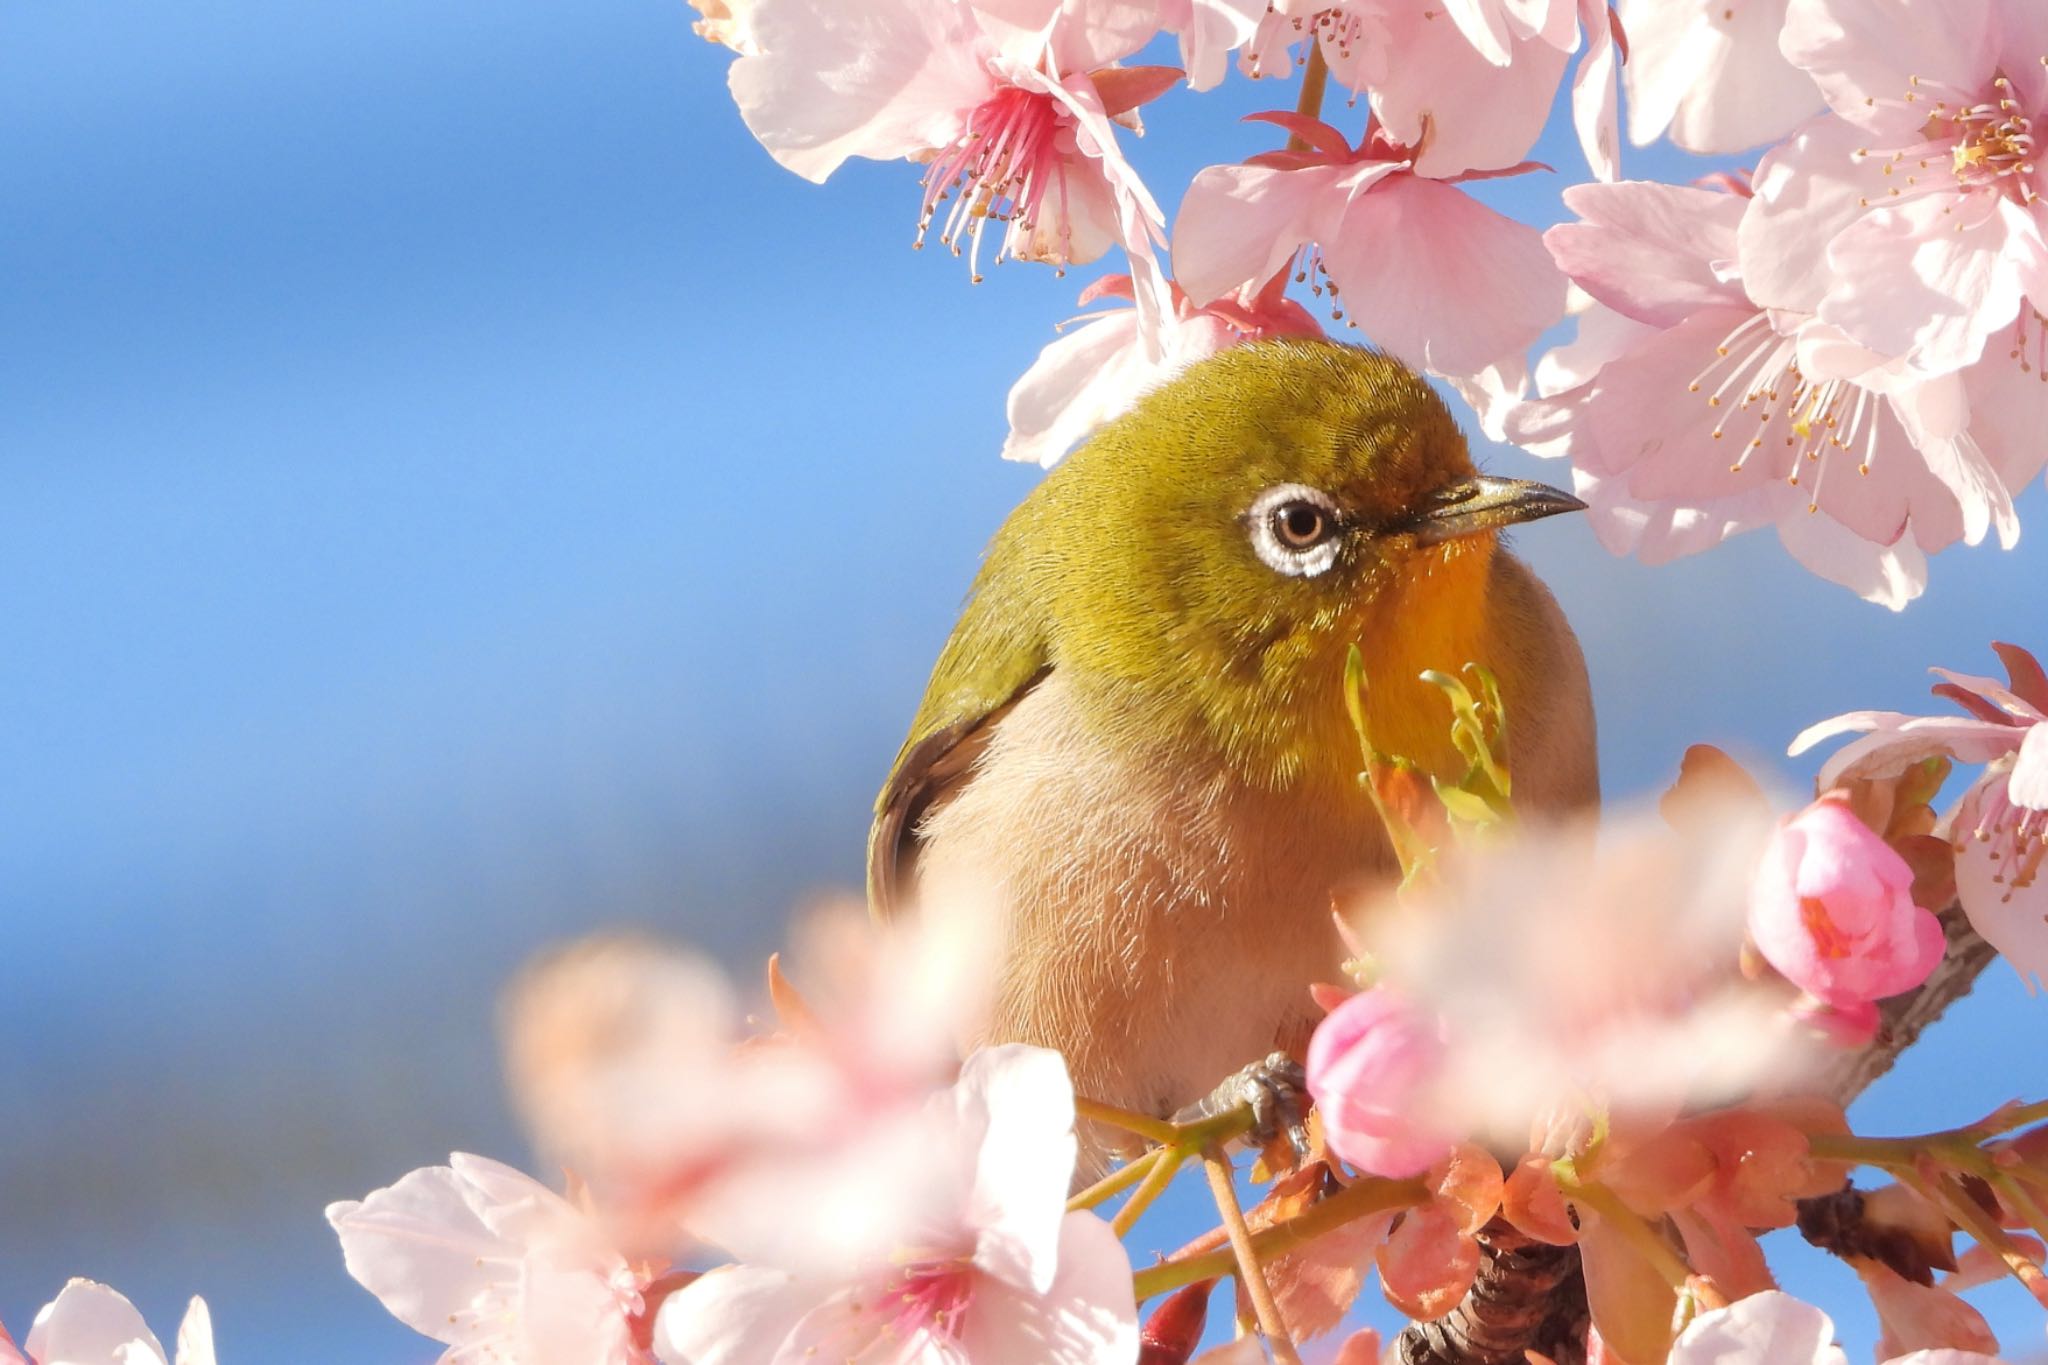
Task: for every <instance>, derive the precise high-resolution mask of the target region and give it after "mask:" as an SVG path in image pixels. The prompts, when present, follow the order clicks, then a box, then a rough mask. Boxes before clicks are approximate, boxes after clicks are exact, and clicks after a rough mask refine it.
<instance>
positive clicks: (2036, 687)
mask: <svg viewBox="0 0 2048 1365" xmlns="http://www.w3.org/2000/svg"><path fill="white" fill-rule="evenodd" d="M1995 648H1996V649H1997V651H1998V653H1999V657H2000V658H2001V659H2002V660H2003V661H2004V663H2005V665H2006V671H2007V675H2008V679H2009V682H2008V683H2001V682H1999V681H1997V680H1996V679H1994V678H1982V677H1976V676H1973V675H1970V674H1965V673H1951V672H1949V671H1948V670H1947V669H1944V668H1937V669H1935V670H1933V671H1934V672H1935V674H1937V675H1938V676H1939V677H1940V678H1941V679H1942V682H1941V684H1939V685H1938V686H1936V688H1935V689H1934V690H1935V691H1936V693H1938V694H1939V695H1941V696H1943V697H1946V698H1948V699H1949V700H1951V701H1953V702H1955V703H1956V704H1957V705H1958V706H1960V707H1962V708H1963V710H1964V711H1966V712H1967V713H1968V714H1966V715H1961V716H1909V715H1904V714H1902V713H1900V712H1897V711H1851V712H1849V713H1847V714H1846V715H1840V716H1836V717H1834V718H1833V719H1831V720H1825V721H1822V722H1820V723H1819V724H1817V725H1814V726H1811V727H1809V728H1808V729H1806V730H1805V731H1803V732H1802V733H1801V734H1800V735H1799V736H1798V738H1796V739H1794V740H1793V741H1792V746H1791V749H1790V752H1791V753H1794V754H1799V753H1803V752H1805V751H1806V750H1807V749H1809V748H1811V747H1812V746H1813V745H1815V744H1818V743H1820V742H1821V741H1822V740H1825V739H1831V738H1833V737H1834V736H1836V735H1841V734H1851V733H1857V732H1862V735H1863V737H1862V738H1861V739H1858V740H1856V741H1855V742H1853V743H1851V744H1848V745H1845V746H1843V748H1842V749H1841V750H1839V751H1838V752H1837V753H1836V754H1835V755H1834V756H1833V757H1832V758H1830V759H1829V760H1828V761H1827V762H1826V763H1825V764H1823V765H1822V767H1821V771H1820V782H1821V785H1822V786H1823V787H1832V786H1835V785H1838V784H1840V783H1843V782H1850V781H1856V780H1859V779H1865V778H1887V777H1894V776H1897V775H1898V774H1900V773H1902V772H1904V771H1905V770H1906V769H1907V768H1909V767H1912V766H1913V765H1915V764H1917V763H1920V762H1923V761H1925V760H1926V759H1928V758H1930V757H1933V756H1935V755H1946V756H1947V757H1949V758H1952V759H1954V760H1956V761H1957V762H1959V763H1981V764H1984V765H1985V768H1984V771H1983V773H1982V775H1980V776H1979V777H1978V778H1977V780H1976V781H1975V782H1973V783H1972V784H1971V785H1970V787H1969V789H1968V790H1967V791H1965V792H1964V794H1963V797H1962V800H1961V801H1960V802H1959V803H1958V804H1957V806H1956V809H1955V810H1954V812H1952V813H1951V815H1950V816H1949V818H1948V820H1947V822H1946V824H1947V829H1946V832H1947V834H1948V836H1949V838H1950V839H1951V841H1952V842H1953V844H1954V846H1955V853H1956V865H1955V876H1956V892H1957V896H1958V898H1959V899H1960V900H1961V901H1962V905H1963V910H1964V913H1966V914H1967V915H1968V916H1969V919H1970V925H1971V927H1972V928H1974V929H1975V930H1976V931H1977V933H1978V934H1979V935H1980V936H1981V937H1982V938H1983V939H1984V941H1985V942H1987V943H1989V944H1990V945H1991V946H1992V947H1994V948H1996V949H1997V950H1998V951H1999V952H2000V953H2002V954H2004V956H2005V958H2006V960H2007V961H2009V962H2011V963H2012V964H2013V966H2014V967H2015V968H2017V969H2018V970H2019V972H2020V974H2021V975H2022V976H2024V977H2030V978H2032V979H2033V980H2035V981H2040V980H2043V979H2044V978H2048V885H2044V884H2043V882H2042V879H2041V876H2040V873H2041V864H2042V860H2043V857H2044V855H2048V675H2044V674H2043V672H2042V670H2041V666H2040V664H2039V663H2038V662H2037V661H2036V660H2035V658H2034V656H2033V655H2031V654H2029V653H2028V652H2027V651H2026V650H2024V649H2021V648H2019V647H2017V646H2015V645H1997V646H1995Z"/></svg>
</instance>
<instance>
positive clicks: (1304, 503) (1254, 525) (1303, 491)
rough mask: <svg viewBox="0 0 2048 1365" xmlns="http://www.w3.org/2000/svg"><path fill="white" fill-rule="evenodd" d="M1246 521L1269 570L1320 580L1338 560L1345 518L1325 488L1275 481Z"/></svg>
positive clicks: (1252, 507) (1259, 554) (1252, 539)
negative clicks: (1340, 532)
mask: <svg viewBox="0 0 2048 1365" xmlns="http://www.w3.org/2000/svg"><path fill="white" fill-rule="evenodd" d="M1244 519H1245V526H1246V530H1247V531H1248V532H1249V533H1250V537H1251V542H1252V549H1253V551H1254V552H1256V553H1257V554H1258V556H1259V558H1260V559H1261V560H1262V561H1263V562H1264V563H1265V565H1266V567H1267V568H1269V569H1273V570H1276V571H1277V572H1280V573H1284V574H1286V575H1287V576H1288V577H1290V578H1314V577H1315V576H1316V575H1317V574H1320V573H1323V572H1325V571H1326V570H1328V569H1329V567H1330V566H1331V565H1332V564H1335V563H1336V562H1337V551H1338V549H1339V547H1340V544H1341V541H1340V539H1339V536H1338V532H1339V531H1341V530H1342V529H1343V518H1342V516H1341V515H1340V514H1339V512H1338V509H1337V503H1336V501H1335V499H1333V498H1331V496H1330V495H1329V494H1328V493H1325V492H1323V491H1322V490H1321V489H1320V488H1310V487H1308V486H1307V485H1305V484H1298V483H1283V484H1278V485H1275V486H1274V487H1272V488H1268V489H1267V490H1266V491H1265V492H1263V493H1261V494H1259V496H1258V498H1257V499H1255V500H1254V501H1253V503H1252V505H1251V507H1250V508H1249V509H1247V511H1246V512H1245V518H1244Z"/></svg>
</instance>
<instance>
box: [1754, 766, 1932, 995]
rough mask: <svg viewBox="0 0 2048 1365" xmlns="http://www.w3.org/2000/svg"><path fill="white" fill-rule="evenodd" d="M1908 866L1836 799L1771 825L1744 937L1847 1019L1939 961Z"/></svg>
mask: <svg viewBox="0 0 2048 1365" xmlns="http://www.w3.org/2000/svg"><path fill="white" fill-rule="evenodd" d="M1912 888H1913V871H1912V869H1911V868H1910V867H1908V866H1907V865H1906V861H1905V859H1903V858H1901V857H1900V856H1899V855H1898V854H1897V853H1895V852H1893V851H1892V849H1891V848H1890V847H1889V846H1888V845H1887V844H1886V843H1885V842H1884V841H1883V840H1882V839H1880V838H1878V837H1877V836H1876V835H1875V834H1873V833H1871V831H1870V829H1869V827H1868V826H1866V825H1865V824H1864V823H1863V822H1862V821H1860V820H1858V819H1857V818H1856V816H1855V814H1854V813H1853V812H1851V811H1850V809H1849V806H1848V804H1847V803H1846V802H1844V801H1843V800H1841V799H1840V798H1839V797H1837V796H1833V795H1829V796H1824V797H1822V798H1821V799H1820V800H1818V801H1816V802H1814V803H1813V804H1812V805H1810V806H1808V807H1807V808H1806V809H1805V810H1803V811H1800V812H1799V813H1798V814H1797V815H1794V816H1791V817H1790V818H1788V819H1786V820H1785V821H1784V822H1783V823H1781V824H1780V825H1779V826H1778V829H1777V831H1776V833H1774V834H1773V835H1772V837H1771V842H1770V844H1769V846H1768V847H1766V848H1765V850H1764V855H1763V860H1762V862H1761V864H1760V865H1759V866H1758V868H1757V873H1756V879H1755V881H1754V883H1753V884H1752V886H1751V891H1750V901H1749V934H1750V937H1751V938H1752V939H1753V940H1754V941H1755V943H1756V946H1757V950H1758V951H1759V952H1761V953H1762V954H1763V955H1764V958H1765V960H1767V961H1768V962H1769V963H1770V964H1771V966H1773V967H1775V968H1777V970H1778V971H1779V972H1780V973H1781V974H1782V975H1783V976H1784V977H1785V978H1786V979H1787V980H1788V981H1790V982H1791V983H1792V984H1793V985H1795V986H1797V987H1799V989H1801V990H1802V991H1805V992H1806V993H1807V994H1808V995H1810V996H1812V997H1813V998H1814V999H1815V1000H1818V1001H1820V1002H1821V1003H1822V1004H1824V1005H1828V1006H1830V1007H1832V1008H1833V1009H1835V1010H1837V1011H1839V1012H1841V1013H1842V1014H1844V1015H1846V1016H1848V1017H1849V1018H1850V1019H1851V1020H1853V1021H1858V1022H1865V1021H1867V1022H1868V1023H1873V1024H1874V1023H1875V1020H1876V1011H1875V1008H1874V1007H1873V1005H1872V1004H1871V1002H1872V1001H1875V1000H1881V999H1883V998H1884V997H1886V996H1888V995H1897V994H1898V993H1899V992H1901V991H1907V990H1911V989H1912V988H1913V987H1915V986H1917V985H1919V984H1920V983H1921V982H1922V981H1925V980H1926V979H1927V976H1928V973H1930V972H1932V971H1933V970H1934V968H1935V965H1936V964H1937V963H1939V962H1940V961H1941V954H1942V948H1943V939H1942V934H1941V925H1940V923H1939V922H1938V921H1937V920H1936V919H1935V918H1934V916H1933V915H1932V914H1930V913H1929V912H1927V911H1926V910H1923V909H1921V908H1920V907H1919V906H1917V905H1915V904H1913V896H1912Z"/></svg>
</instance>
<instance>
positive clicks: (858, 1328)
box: [655, 1045, 1138, 1365]
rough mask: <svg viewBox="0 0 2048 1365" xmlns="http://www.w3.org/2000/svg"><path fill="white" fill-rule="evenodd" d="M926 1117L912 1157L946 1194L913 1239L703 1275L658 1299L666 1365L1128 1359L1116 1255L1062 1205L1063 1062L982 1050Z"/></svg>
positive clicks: (1051, 1056) (1125, 1268)
mask: <svg viewBox="0 0 2048 1365" xmlns="http://www.w3.org/2000/svg"><path fill="white" fill-rule="evenodd" d="M927 1117H928V1119H929V1121H930V1127H929V1130H928V1132H927V1134H926V1140H925V1141H924V1142H923V1143H922V1144H921V1145H920V1147H919V1151H920V1153H921V1155H922V1157H923V1159H924V1160H925V1161H926V1162H927V1163H928V1165H929V1167H930V1168H931V1170H932V1172H933V1175H934V1178H935V1179H936V1180H937V1181H939V1182H940V1183H941V1184H942V1185H943V1187H944V1188H945V1189H946V1190H947V1191H948V1194H949V1197H948V1198H947V1199H946V1200H945V1201H943V1203H942V1204H940V1205H935V1206H933V1207H931V1208H930V1209H929V1210H928V1213H929V1216H928V1217H927V1219H926V1220H925V1221H924V1222H922V1224H921V1225H920V1226H919V1227H918V1228H917V1230H916V1235H915V1238H914V1240H913V1241H911V1242H909V1243H907V1244H906V1245H905V1246H903V1247H901V1248H899V1249H897V1250H896V1251H895V1252H894V1253H893V1254H890V1255H884V1256H879V1257H873V1258H869V1259H866V1260H855V1261H849V1262H848V1263H847V1264H845V1265H843V1266H842V1267H840V1268H839V1269H838V1271H837V1273H822V1272H818V1271H811V1270H801V1269H800V1270H791V1269H787V1268H783V1267H777V1266H768V1265H744V1264H743V1265H734V1266H727V1267H725V1268H723V1269H719V1270H714V1271H712V1272H711V1273H710V1274H708V1275H705V1276H704V1277H703V1278H701V1279H699V1280H697V1281H696V1282H695V1283H693V1284H691V1285H689V1286H688V1287H687V1288H684V1289H682V1290H680V1291H678V1292H677V1293H675V1294H673V1295H671V1296H670V1297H669V1299H668V1301H667V1302H666V1303H665V1304H663V1306H662V1309H661V1313H660V1317H659V1320H658V1322H657V1324H656V1332H655V1338H656V1342H657V1351H658V1353H659V1356H660V1358H661V1360H662V1361H664V1362H665V1365H742V1362H744V1363H745V1365H807V1363H808V1362H810V1361H813V1360H817V1359H825V1358H829V1359H833V1360H851V1359H860V1360H863V1361H873V1362H875V1363H876V1365H884V1362H904V1363H905V1365H908V1363H909V1362H929V1365H955V1363H956V1362H957V1363H959V1365H977V1363H980V1362H986V1363H987V1365H1001V1363H1002V1362H1008V1361H1015V1360H1024V1359H1029V1360H1034V1361H1044V1362H1047V1365H1098V1362H1099V1365H1129V1362H1130V1361H1131V1360H1132V1359H1134V1358H1135V1356H1136V1354H1137V1348H1138V1320H1137V1306H1136V1304H1135V1303H1134V1302H1133V1300H1132V1291H1131V1281H1130V1262H1129V1260H1128V1258H1127V1257H1126V1256H1125V1254H1124V1250H1123V1246H1122V1244H1121V1243H1120V1242H1119V1241H1118V1240H1117V1237H1116V1234H1115V1233H1114V1232H1112V1231H1111V1230H1110V1228H1109V1225H1108V1224H1107V1223H1105V1222H1103V1221H1102V1220H1101V1219H1100V1218H1097V1217H1096V1216H1095V1215H1094V1214H1092V1213H1083V1212H1076V1213H1068V1212H1067V1211H1066V1197H1067V1187H1068V1182H1069V1181H1070V1180H1071V1179H1072V1177H1073V1170H1074V1159H1075V1154H1076V1150H1077V1144H1076V1139H1075V1136H1074V1100H1073V1089H1072V1086H1071V1084H1070V1083H1069V1081H1068V1079H1067V1069H1066V1064H1065V1062H1063V1061H1062V1060H1061V1059H1060V1057H1059V1055H1058V1054H1057V1053H1054V1052H1048V1051H1046V1050H1044V1049H1042V1048H1030V1047H1022V1046H1017V1045H1011V1046H1004V1047H997V1048H988V1049H983V1050H982V1051H979V1052H977V1053H975V1054H974V1056H972V1057H970V1058H969V1059H968V1061H967V1063H966V1065H965V1066H964V1067H963V1068H962V1070H961V1075H960V1080H959V1082H958V1083H957V1084H956V1085H955V1086H954V1087H953V1089H952V1090H951V1091H949V1092H946V1093H943V1094H941V1095H939V1096H937V1097H935V1098H934V1100H933V1102H932V1104H931V1106H930V1108H929V1109H928V1111H927Z"/></svg>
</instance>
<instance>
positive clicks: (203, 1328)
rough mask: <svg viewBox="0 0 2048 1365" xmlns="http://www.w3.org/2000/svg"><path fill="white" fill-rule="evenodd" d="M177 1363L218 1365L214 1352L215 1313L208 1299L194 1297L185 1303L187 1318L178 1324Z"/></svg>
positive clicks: (185, 1364)
mask: <svg viewBox="0 0 2048 1365" xmlns="http://www.w3.org/2000/svg"><path fill="white" fill-rule="evenodd" d="M175 1365H216V1358H215V1356H214V1354H213V1314H212V1313H211V1312H209V1311H208V1310H207V1307H206V1300H205V1299H202V1298H198V1297H196V1296H195V1297H194V1298H193V1300H192V1302H190V1303H189V1304H187V1305H185V1320H184V1321H183V1322H181V1323H179V1324H178V1354H177V1358H176V1361H175Z"/></svg>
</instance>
